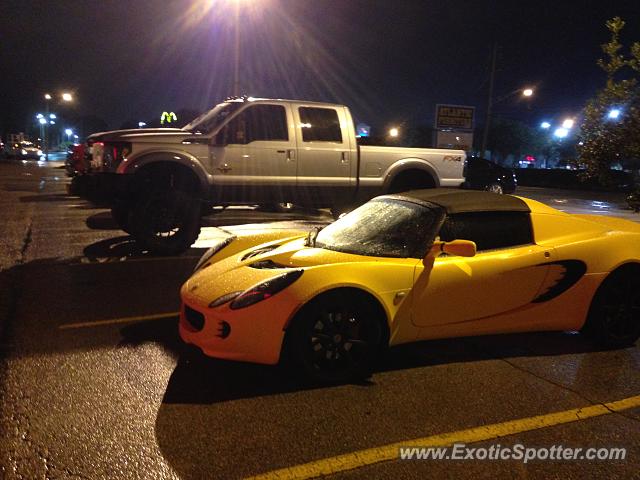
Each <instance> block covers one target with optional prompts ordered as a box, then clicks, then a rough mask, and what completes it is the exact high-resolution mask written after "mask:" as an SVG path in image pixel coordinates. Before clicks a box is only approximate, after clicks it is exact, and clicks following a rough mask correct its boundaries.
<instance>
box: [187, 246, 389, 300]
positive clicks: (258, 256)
mask: <svg viewBox="0 0 640 480" xmlns="http://www.w3.org/2000/svg"><path fill="white" fill-rule="evenodd" d="M305 242H306V239H304V238H298V239H295V240H291V241H288V242H286V243H284V244H282V245H279V246H278V243H279V242H277V241H276V242H270V243H266V244H262V245H258V246H254V247H251V248H249V249H247V250H243V251H241V252H239V253H238V254H235V255H231V256H229V257H227V258H224V259H222V260H220V261H217V262H214V263H212V264H211V265H209V266H208V267H205V268H202V269H200V270H198V271H197V272H196V273H195V274H194V275H193V276H192V277H191V278H190V279H189V280H187V282H186V283H185V284H184V286H183V287H182V292H183V294H187V295H188V296H189V297H191V298H194V299H197V300H198V301H199V302H206V303H207V304H208V303H210V302H211V301H213V300H215V299H216V298H218V297H220V296H222V295H226V294H228V293H231V292H238V291H244V290H246V289H248V288H250V287H252V286H254V285H256V284H258V283H261V282H263V281H265V280H268V279H270V278H273V277H275V276H277V275H279V274H281V273H284V272H286V271H288V270H289V269H296V268H309V267H315V266H321V265H328V264H339V263H354V262H376V263H377V262H384V261H385V260H387V259H384V258H378V257H367V256H362V255H353V254H349V253H341V252H336V251H332V250H326V249H322V248H313V247H307V246H305ZM274 244H275V245H274ZM273 246H275V247H276V248H274V249H272V250H269V251H266V252H264V253H261V251H262V250H263V249H265V250H266V249H269V248H270V247H273ZM390 260H392V259H390ZM271 262H272V263H271ZM253 264H258V265H261V268H255V267H252V266H250V265H253Z"/></svg>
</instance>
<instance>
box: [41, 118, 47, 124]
mask: <svg viewBox="0 0 640 480" xmlns="http://www.w3.org/2000/svg"><path fill="white" fill-rule="evenodd" d="M45 123H47V119H46V118H44V117H40V125H44V124H45Z"/></svg>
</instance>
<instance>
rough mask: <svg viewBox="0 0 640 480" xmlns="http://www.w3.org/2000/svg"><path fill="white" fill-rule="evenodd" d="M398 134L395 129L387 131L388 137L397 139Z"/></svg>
mask: <svg viewBox="0 0 640 480" xmlns="http://www.w3.org/2000/svg"><path fill="white" fill-rule="evenodd" d="M399 134H400V131H399V130H398V129H397V128H392V129H390V130H389V136H390V137H397V136H398V135H399Z"/></svg>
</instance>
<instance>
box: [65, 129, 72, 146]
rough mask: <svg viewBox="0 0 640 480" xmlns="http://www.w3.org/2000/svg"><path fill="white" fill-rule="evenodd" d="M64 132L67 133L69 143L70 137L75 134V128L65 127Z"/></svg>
mask: <svg viewBox="0 0 640 480" xmlns="http://www.w3.org/2000/svg"><path fill="white" fill-rule="evenodd" d="M64 133H65V134H66V135H67V143H69V137H70V136H71V135H72V134H73V130H71V129H70V128H65V129H64Z"/></svg>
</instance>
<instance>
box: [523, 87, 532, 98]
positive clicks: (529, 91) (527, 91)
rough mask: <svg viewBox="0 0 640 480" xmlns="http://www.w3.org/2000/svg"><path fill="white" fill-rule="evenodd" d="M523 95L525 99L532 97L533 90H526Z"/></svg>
mask: <svg viewBox="0 0 640 480" xmlns="http://www.w3.org/2000/svg"><path fill="white" fill-rule="evenodd" d="M522 95H524V96H525V97H530V96H531V95H533V89H532V88H525V89H524V90H523V91H522Z"/></svg>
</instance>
